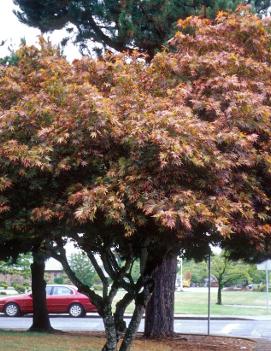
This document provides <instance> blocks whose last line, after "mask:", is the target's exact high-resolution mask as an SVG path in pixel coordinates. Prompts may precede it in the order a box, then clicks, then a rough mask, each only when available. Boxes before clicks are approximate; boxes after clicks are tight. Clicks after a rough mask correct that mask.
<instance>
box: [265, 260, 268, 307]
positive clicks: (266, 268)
mask: <svg viewBox="0 0 271 351" xmlns="http://www.w3.org/2000/svg"><path fill="white" fill-rule="evenodd" d="M265 280H266V282H265V284H266V309H267V311H268V310H269V271H268V267H267V263H266V264H265Z"/></svg>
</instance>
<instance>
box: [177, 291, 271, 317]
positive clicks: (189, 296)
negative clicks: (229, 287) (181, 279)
mask: <svg viewBox="0 0 271 351" xmlns="http://www.w3.org/2000/svg"><path fill="white" fill-rule="evenodd" d="M265 298H266V295H265V293H264V292H254V291H223V292H222V302H223V305H222V306H219V305H217V304H216V293H215V292H212V293H211V314H212V315H216V316H219V315H226V316H264V315H268V314H270V315H271V308H270V311H269V313H268V312H267V310H266V308H265V305H266V300H265ZM207 299H208V296H207V292H192V291H182V292H176V294H175V313H181V314H196V315H201V314H202V315H206V314H207ZM236 305H238V307H236ZM249 306H255V307H249ZM256 306H257V307H256ZM258 307H259V308H258Z"/></svg>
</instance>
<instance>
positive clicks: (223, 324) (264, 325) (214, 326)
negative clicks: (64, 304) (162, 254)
mask: <svg viewBox="0 0 271 351" xmlns="http://www.w3.org/2000/svg"><path fill="white" fill-rule="evenodd" d="M50 320H51V324H52V326H53V327H54V328H55V329H59V330H63V331H78V332H83V331H101V330H103V323H102V319H101V318H99V317H97V316H87V317H85V318H70V317H69V316H63V315H61V316H60V315H57V316H51V317H50ZM31 322H32V317H31V316H30V315H29V316H24V317H19V318H18V317H17V318H10V317H5V316H4V315H0V329H5V330H7V329H9V330H26V329H28V328H29V327H30V325H31ZM143 327H144V321H142V323H141V324H140V329H139V330H140V331H143ZM175 331H176V332H179V333H188V334H189V333H195V334H206V333H207V321H206V320H202V319H194V318H193V319H179V318H178V319H175ZM210 331H211V334H212V335H227V336H240V337H249V338H265V339H269V340H271V321H270V320H249V319H246V320H238V319H232V320H227V319H223V320H221V319H220V320H211V328H210Z"/></svg>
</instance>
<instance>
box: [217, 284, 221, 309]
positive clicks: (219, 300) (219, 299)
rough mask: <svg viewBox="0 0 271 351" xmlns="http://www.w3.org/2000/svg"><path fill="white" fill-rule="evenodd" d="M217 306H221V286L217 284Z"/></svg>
mask: <svg viewBox="0 0 271 351" xmlns="http://www.w3.org/2000/svg"><path fill="white" fill-rule="evenodd" d="M216 304H217V305H222V286H221V285H220V284H219V283H218V290H217V302H216Z"/></svg>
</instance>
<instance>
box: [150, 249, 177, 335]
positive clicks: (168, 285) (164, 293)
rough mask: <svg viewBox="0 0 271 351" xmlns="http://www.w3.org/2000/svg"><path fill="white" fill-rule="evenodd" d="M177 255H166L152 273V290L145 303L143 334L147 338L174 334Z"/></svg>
mask: <svg viewBox="0 0 271 351" xmlns="http://www.w3.org/2000/svg"><path fill="white" fill-rule="evenodd" d="M176 270H177V256H176V255H172V256H168V257H166V258H165V259H164V260H163V261H162V264H161V265H160V266H159V267H158V268H157V269H156V270H155V272H154V274H153V279H154V290H153V294H152V297H151V299H150V301H149V303H148V305H147V309H146V316H145V331H144V335H145V337H147V338H162V337H170V336H173V334H174V293H175V281H176Z"/></svg>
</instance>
